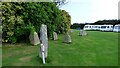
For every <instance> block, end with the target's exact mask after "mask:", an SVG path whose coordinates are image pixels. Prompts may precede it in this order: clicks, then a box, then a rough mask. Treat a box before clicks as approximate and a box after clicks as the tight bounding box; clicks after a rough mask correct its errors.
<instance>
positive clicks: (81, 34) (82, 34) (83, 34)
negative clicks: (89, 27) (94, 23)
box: [79, 30, 87, 36]
mask: <svg viewBox="0 0 120 68" xmlns="http://www.w3.org/2000/svg"><path fill="white" fill-rule="evenodd" d="M79 35H80V36H85V35H87V33H86V31H85V30H80V33H79Z"/></svg>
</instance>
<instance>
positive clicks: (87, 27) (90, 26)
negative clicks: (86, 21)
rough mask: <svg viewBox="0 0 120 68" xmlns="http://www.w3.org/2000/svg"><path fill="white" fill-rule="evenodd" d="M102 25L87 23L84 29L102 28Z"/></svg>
mask: <svg viewBox="0 0 120 68" xmlns="http://www.w3.org/2000/svg"><path fill="white" fill-rule="evenodd" d="M100 27H101V25H85V26H84V30H100Z"/></svg>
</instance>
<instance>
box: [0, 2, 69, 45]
mask: <svg viewBox="0 0 120 68" xmlns="http://www.w3.org/2000/svg"><path fill="white" fill-rule="evenodd" d="M1 7H2V31H3V33H2V42H9V43H16V42H19V41H20V40H23V38H24V39H25V40H28V38H29V34H30V33H33V32H37V33H39V31H40V26H41V24H45V25H47V33H48V37H49V38H51V37H52V33H53V32H54V31H55V32H57V33H58V34H63V33H66V32H68V31H69V29H70V24H71V16H70V15H69V13H68V12H66V11H65V10H60V9H59V8H58V7H57V6H56V4H55V3H54V2H3V3H2V6H1Z"/></svg>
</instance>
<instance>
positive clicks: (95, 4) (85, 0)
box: [60, 0, 120, 24]
mask: <svg viewBox="0 0 120 68" xmlns="http://www.w3.org/2000/svg"><path fill="white" fill-rule="evenodd" d="M67 1H68V3H67V4H65V5H63V6H62V7H61V8H60V9H63V10H66V11H67V12H69V14H70V15H71V18H72V19H71V23H72V24H73V23H94V22H96V21H98V20H104V19H106V20H108V19H118V2H119V1H120V0H67Z"/></svg>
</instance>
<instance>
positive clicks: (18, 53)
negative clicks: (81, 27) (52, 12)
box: [2, 30, 118, 66]
mask: <svg viewBox="0 0 120 68" xmlns="http://www.w3.org/2000/svg"><path fill="white" fill-rule="evenodd" d="M87 33H88V35H87V36H79V35H78V34H79V31H78V30H74V31H73V32H72V33H71V38H72V43H71V44H65V43H63V42H62V40H63V35H59V36H58V38H59V39H58V40H57V41H53V40H49V51H48V58H47V59H46V62H47V63H46V64H45V65H43V64H42V61H41V59H40V58H39V57H38V54H39V45H38V46H32V45H30V44H29V43H16V44H5V43H4V44H2V65H3V66H117V65H118V33H115V32H100V31H87Z"/></svg>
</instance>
